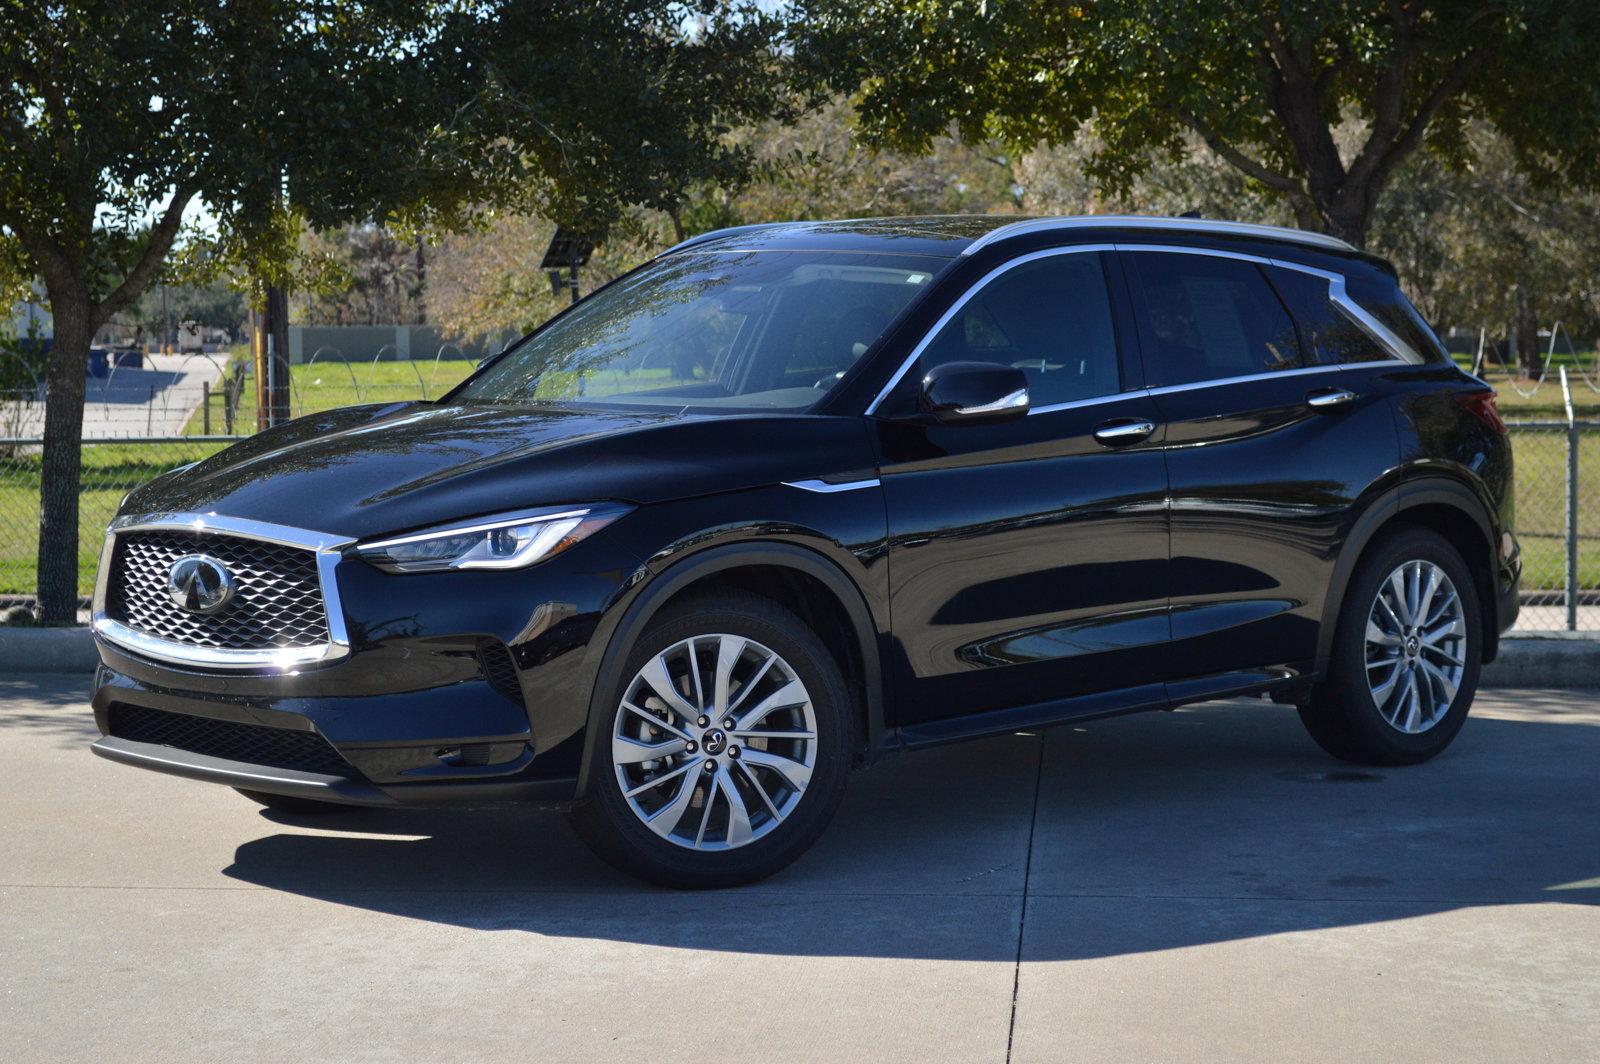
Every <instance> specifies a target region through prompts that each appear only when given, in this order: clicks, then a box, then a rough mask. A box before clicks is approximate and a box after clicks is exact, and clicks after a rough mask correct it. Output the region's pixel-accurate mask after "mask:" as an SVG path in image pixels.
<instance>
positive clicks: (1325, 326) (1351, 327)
mask: <svg viewBox="0 0 1600 1064" xmlns="http://www.w3.org/2000/svg"><path fill="white" fill-rule="evenodd" d="M1267 272H1268V274H1269V275H1270V276H1271V277H1272V282H1273V284H1275V285H1277V286H1278V291H1279V292H1280V293H1282V294H1283V298H1284V301H1285V302H1287V303H1288V304H1289V308H1290V309H1291V310H1292V311H1293V312H1294V316H1295V320H1296V321H1298V322H1299V323H1300V335H1301V337H1302V338H1303V339H1304V341H1305V344H1306V346H1307V347H1308V348H1310V350H1311V351H1312V358H1313V359H1314V360H1315V361H1317V362H1323V363H1328V364H1335V363H1341V362H1382V361H1384V360H1385V359H1389V358H1393V357H1394V356H1393V355H1391V354H1390V353H1389V351H1388V349H1387V348H1384V347H1382V346H1380V345H1379V344H1378V342H1377V341H1376V340H1374V339H1373V338H1372V337H1371V336H1368V335H1367V332H1366V330H1365V329H1362V328H1361V326H1359V325H1357V324H1356V323H1355V321H1354V320H1352V319H1351V318H1350V316H1349V315H1348V314H1346V313H1345V312H1344V311H1342V310H1340V309H1339V307H1338V306H1337V305H1336V304H1335V303H1334V302H1333V300H1332V299H1331V298H1329V295H1328V280H1327V278H1325V277H1318V276H1316V275H1315V274H1310V273H1303V272H1301V271H1300V270H1285V269H1280V268H1278V267H1276V266H1273V267H1269V268H1268V270H1267Z"/></svg>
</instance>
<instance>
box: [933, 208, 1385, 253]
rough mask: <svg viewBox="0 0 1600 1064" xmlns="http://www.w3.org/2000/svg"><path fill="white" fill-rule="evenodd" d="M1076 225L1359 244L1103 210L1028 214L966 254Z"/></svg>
mask: <svg viewBox="0 0 1600 1064" xmlns="http://www.w3.org/2000/svg"><path fill="white" fill-rule="evenodd" d="M1073 229H1166V230H1173V231H1176V232H1183V233H1198V234H1201V235H1215V236H1242V237H1254V238H1256V239H1265V240H1281V241H1285V242H1288V243H1292V244H1304V245H1307V246H1309V247H1320V248H1331V249H1333V250H1335V251H1355V250H1357V249H1356V248H1354V247H1352V246H1351V245H1350V244H1347V243H1345V242H1344V241H1343V240H1340V239H1339V238H1338V237H1334V236H1328V235H1327V234H1326V233H1311V232H1307V231H1306V230H1304V229H1289V228H1286V227H1284V226H1278V225H1256V224H1253V223H1251V222H1224V221H1217V220H1215V219H1206V218H1164V217H1158V216H1152V217H1141V216H1139V215H1136V214H1100V215H1094V214H1090V215H1079V216H1076V217H1071V216H1065V217H1056V218H1027V219H1024V220H1022V221H1017V222H1012V223H1011V224H1009V225H1002V226H1000V227H998V228H996V229H991V230H990V231H989V232H987V233H985V234H984V235H983V236H981V237H979V238H978V239H977V240H974V241H973V242H972V243H971V244H968V245H967V246H966V247H965V248H964V249H963V250H962V252H961V254H962V255H973V254H976V253H977V252H979V251H981V250H983V249H984V248H986V247H988V246H989V245H990V244H994V243H996V242H998V241H1001V240H1009V239H1010V238H1011V237H1014V236H1022V235H1024V234H1026V233H1042V232H1054V231H1057V230H1068V231H1070V230H1073Z"/></svg>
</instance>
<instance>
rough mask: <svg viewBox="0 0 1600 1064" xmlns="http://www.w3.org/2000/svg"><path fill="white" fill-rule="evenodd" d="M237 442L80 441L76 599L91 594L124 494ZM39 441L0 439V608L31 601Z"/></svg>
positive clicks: (36, 546)
mask: <svg viewBox="0 0 1600 1064" xmlns="http://www.w3.org/2000/svg"><path fill="white" fill-rule="evenodd" d="M235 439H236V438H235V437H226V436H191V437H181V438H178V439H150V438H133V439H125V440H113V441H89V440H85V441H84V444H83V482H82V488H81V490H80V494H79V497H78V593H79V594H80V595H88V594H89V593H90V592H91V591H92V590H93V587H94V571H95V565H96V564H97V563H98V562H99V559H100V544H101V541H102V540H103V539H104V537H105V531H106V525H107V524H109V523H110V521H111V518H112V516H113V515H114V514H115V513H116V510H117V505H118V504H119V503H120V502H121V501H122V497H123V496H124V495H126V494H127V493H128V492H130V491H132V490H133V489H134V488H136V487H138V486H139V485H140V484H143V483H145V482H146V481H148V480H150V479H152V478H154V477H157V476H160V475H161V474H162V473H165V472H166V471H167V470H169V469H173V468H176V467H177V466H180V465H184V464H186V463H188V462H194V461H198V460H199V459H202V458H206V457H208V456H210V455H213V454H216V453H217V452H218V451H220V450H221V449H222V448H224V447H226V446H228V444H230V443H233V442H235ZM40 442H41V441H40V440H39V439H38V438H37V437H26V438H19V437H0V602H5V601H7V600H12V601H14V600H16V599H26V598H31V597H32V595H33V592H34V586H35V583H34V576H35V572H36V564H37V558H38V552H39V469H40V455H41V447H40Z"/></svg>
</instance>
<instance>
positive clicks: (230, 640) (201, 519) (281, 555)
mask: <svg viewBox="0 0 1600 1064" xmlns="http://www.w3.org/2000/svg"><path fill="white" fill-rule="evenodd" d="M352 542H354V540H352V539H348V538H345V537H340V536H334V535H330V534H328V533H323V532H312V531H309V530H307V529H301V528H291V527H289V526H286V525H274V524H268V523H266V522H262V521H251V520H248V519H244V518H236V517H225V516H222V515H220V514H190V513H162V514H138V515H128V516H124V517H119V518H117V519H116V520H115V521H113V522H112V523H111V527H110V528H109V529H107V530H106V539H105V544H104V547H103V548H102V550H101V553H100V572H99V575H98V577H97V578H96V580H95V593H94V611H93V627H94V631H95V634H96V635H98V636H100V637H101V638H103V639H105V640H106V641H107V642H109V643H112V644H114V645H116V646H118V647H121V648H123V649H125V650H130V651H133V652H134V653H136V654H141V655H143V656H145V657H150V658H155V659H156V660H158V661H166V662H171V663H173V664H177V665H185V666H190V667H199V668H212V669H249V670H257V671H267V672H288V671H293V670H296V669H298V668H300V667H302V666H311V665H318V664H322V663H325V662H328V661H333V660H336V659H338V658H341V657H344V656H345V655H346V654H348V653H349V652H350V641H349V636H348V634H347V632H346V629H345V624H344V612H343V610H342V609H341V608H340V604H339V587H338V582H337V580H336V579H335V578H334V570H335V567H336V566H337V565H338V563H339V558H340V553H341V551H342V550H343V548H344V547H345V546H347V545H349V544H350V543H352ZM175 552H176V553H175ZM181 553H209V554H211V555H213V556H215V557H217V558H218V560H220V561H223V562H224V563H225V564H228V565H229V567H230V569H232V568H234V567H235V566H237V569H235V573H236V576H237V577H238V578H239V580H240V586H241V591H240V597H241V600H242V601H241V603H240V605H239V606H238V607H236V608H235V610H230V611H228V612H227V613H224V614H222V615H220V616H218V617H209V618H208V617H201V616H198V615H192V614H187V613H185V612H184V611H181V610H179V609H177V608H176V606H173V605H171V604H169V603H167V601H166V576H165V567H164V565H163V564H162V562H163V559H165V561H166V562H167V563H168V564H170V562H171V560H173V559H175V558H177V557H179V556H180V554H181ZM168 555H170V557H168ZM130 572H132V573H134V574H136V575H137V577H139V578H140V579H139V580H138V582H137V583H133V584H132V586H130V583H129V581H128V580H127V576H126V574H128V573H130ZM114 581H115V583H114ZM237 611H242V612H237ZM112 613H116V614H117V615H118V616H115V617H113V616H111V614H112Z"/></svg>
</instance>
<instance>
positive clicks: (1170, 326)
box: [1124, 252, 1302, 386]
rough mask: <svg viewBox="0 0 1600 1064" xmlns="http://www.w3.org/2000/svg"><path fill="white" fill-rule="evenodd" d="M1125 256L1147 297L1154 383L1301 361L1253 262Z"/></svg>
mask: <svg viewBox="0 0 1600 1064" xmlns="http://www.w3.org/2000/svg"><path fill="white" fill-rule="evenodd" d="M1124 259H1125V261H1126V262H1127V263H1128V265H1129V270H1130V272H1131V274H1132V276H1133V277H1134V278H1135V282H1136V283H1137V284H1138V286H1139V288H1140V291H1141V293H1142V298H1141V300H1140V304H1141V305H1140V307H1139V313H1138V317H1139V336H1140V340H1141V342H1142V345H1143V350H1144V358H1145V370H1146V372H1147V373H1148V374H1149V375H1150V377H1151V378H1152V379H1151V383H1152V384H1155V385H1158V386H1159V385H1166V384H1189V383H1191V382H1193V381H1204V380H1216V379H1218V378H1221V377H1242V376H1245V375H1247V374H1252V373H1266V372H1270V371H1272V370H1284V369H1294V368H1296V367H1298V366H1300V365H1301V364H1302V363H1301V360H1300V345H1299V341H1298V339H1297V337H1296V335H1295V328H1294V321H1293V320H1292V319H1291V318H1290V317H1289V313H1288V311H1287V310H1285V309H1284V306H1283V303H1282V302H1281V301H1280V300H1279V299H1278V296H1277V293H1275V292H1274V291H1273V290H1272V286H1271V285H1270V284H1268V283H1267V279H1266V277H1265V276H1263V274H1262V273H1261V270H1260V269H1259V268H1258V267H1257V266H1256V265H1255V264H1254V263H1251V262H1244V261H1242V260H1239V259H1224V258H1216V257H1213V256H1208V255H1183V254H1167V253H1162V252H1137V253H1130V254H1127V255H1126V256H1124Z"/></svg>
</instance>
